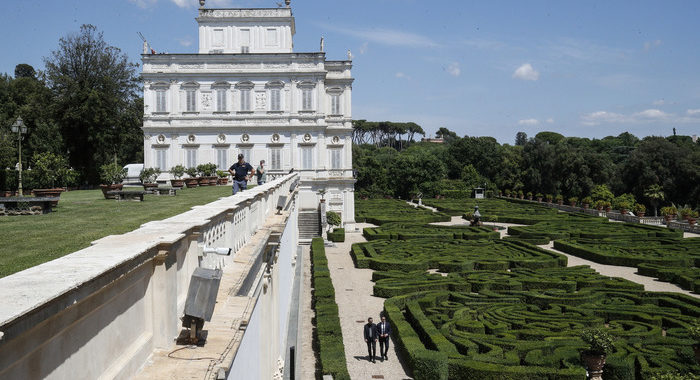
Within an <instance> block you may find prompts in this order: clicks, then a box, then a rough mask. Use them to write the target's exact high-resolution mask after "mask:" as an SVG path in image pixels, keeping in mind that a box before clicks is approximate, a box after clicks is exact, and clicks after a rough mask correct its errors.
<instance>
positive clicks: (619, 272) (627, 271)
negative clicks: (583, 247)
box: [539, 242, 700, 298]
mask: <svg viewBox="0 0 700 380" xmlns="http://www.w3.org/2000/svg"><path fill="white" fill-rule="evenodd" d="M539 247H540V248H544V249H546V250H549V251H553V252H557V253H560V254H562V255H564V256H566V257H567V258H568V259H569V261H568V266H570V267H573V266H577V265H588V266H589V267H591V268H593V269H595V270H596V271H597V272H598V273H600V274H602V275H603V276H610V277H622V278H624V279H625V280H630V281H632V282H636V283H638V284H642V285H644V290H647V291H652V292H673V293H683V294H687V295H689V296H691V297H695V298H700V294H695V293H692V292H690V291H688V290H685V289H682V288H680V287H679V286H677V285H674V284H671V283H670V282H661V281H657V280H656V279H655V278H654V277H647V276H641V275H638V274H637V273H636V272H637V268H632V267H622V266H616V265H605V264H598V263H596V262H593V261H588V260H585V259H582V258H580V257H576V256H573V255H569V254H568V253H564V252H562V251H559V250H556V249H554V248H553V247H554V242H549V244H547V245H540V246H539Z"/></svg>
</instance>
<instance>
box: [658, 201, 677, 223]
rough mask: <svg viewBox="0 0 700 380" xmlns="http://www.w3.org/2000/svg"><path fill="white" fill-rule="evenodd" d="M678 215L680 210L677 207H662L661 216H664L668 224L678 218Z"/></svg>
mask: <svg viewBox="0 0 700 380" xmlns="http://www.w3.org/2000/svg"><path fill="white" fill-rule="evenodd" d="M676 214H678V209H677V208H676V206H673V205H671V206H666V207H661V215H663V217H664V220H666V223H667V224H668V222H670V221H671V220H672V219H675V218H676Z"/></svg>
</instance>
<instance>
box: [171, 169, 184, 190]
mask: <svg viewBox="0 0 700 380" xmlns="http://www.w3.org/2000/svg"><path fill="white" fill-rule="evenodd" d="M170 174H172V175H173V177H175V178H173V179H171V180H170V186H172V187H177V188H180V189H181V188H183V187H184V186H185V180H184V179H182V176H183V175H185V167H184V166H182V165H175V166H173V167H172V168H170Z"/></svg>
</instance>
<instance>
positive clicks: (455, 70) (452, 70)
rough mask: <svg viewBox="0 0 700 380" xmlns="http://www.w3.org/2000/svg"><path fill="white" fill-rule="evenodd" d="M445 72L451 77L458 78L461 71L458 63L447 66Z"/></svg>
mask: <svg viewBox="0 0 700 380" xmlns="http://www.w3.org/2000/svg"><path fill="white" fill-rule="evenodd" d="M447 72H448V73H449V74H450V75H452V76H453V77H458V76H459V74H461V73H462V70H461V69H460V68H459V63H457V62H452V63H450V64H449V65H448V66H447Z"/></svg>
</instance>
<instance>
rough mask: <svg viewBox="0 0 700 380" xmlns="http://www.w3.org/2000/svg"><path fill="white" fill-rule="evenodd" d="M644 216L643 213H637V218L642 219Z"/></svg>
mask: <svg viewBox="0 0 700 380" xmlns="http://www.w3.org/2000/svg"><path fill="white" fill-rule="evenodd" d="M644 214H645V213H643V212H638V213H637V216H638V217H640V218H643V217H644Z"/></svg>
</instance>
